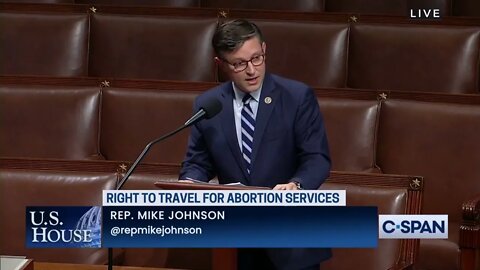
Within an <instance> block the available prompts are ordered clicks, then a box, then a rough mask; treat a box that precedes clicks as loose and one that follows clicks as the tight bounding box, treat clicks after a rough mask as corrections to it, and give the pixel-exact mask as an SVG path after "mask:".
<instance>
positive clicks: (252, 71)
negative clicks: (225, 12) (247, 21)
mask: <svg viewBox="0 0 480 270" xmlns="http://www.w3.org/2000/svg"><path fill="white" fill-rule="evenodd" d="M265 52H266V45H265V42H263V43H261V42H260V40H259V39H258V37H253V38H251V39H249V40H247V41H245V43H243V45H242V46H241V47H240V48H238V49H237V50H235V51H233V52H226V53H223V60H222V59H218V58H217V59H216V60H217V62H218V63H219V64H220V66H221V67H222V69H223V71H224V72H225V73H226V74H227V75H228V77H229V78H230V80H232V81H233V82H234V83H235V85H236V86H237V87H238V89H240V90H241V91H243V92H245V93H251V92H254V91H256V90H258V89H259V88H260V85H262V82H263V79H264V78H265V61H263V62H262V63H261V64H258V63H259V62H261V60H262V59H263V60H265V59H264V57H265ZM262 57H263V58H262ZM252 62H253V63H252ZM245 64H246V68H245V70H242V71H238V70H239V69H242V68H243V67H245ZM254 64H255V65H254Z"/></svg>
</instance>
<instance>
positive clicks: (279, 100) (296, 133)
mask: <svg viewBox="0 0 480 270" xmlns="http://www.w3.org/2000/svg"><path fill="white" fill-rule="evenodd" d="M234 96H235V95H234V92H233V87H232V83H231V82H227V83H224V84H222V85H219V86H217V87H215V88H213V89H211V90H209V91H207V92H205V93H204V94H202V95H200V96H199V97H198V98H197V99H196V101H195V105H194V111H195V112H196V111H198V110H199V104H203V103H204V102H205V100H208V99H212V98H217V99H218V100H219V101H220V102H221V103H222V106H223V109H222V111H221V112H220V113H219V114H218V115H217V116H215V117H213V118H211V119H208V120H203V121H200V122H198V123H197V124H196V125H194V126H193V127H192V129H191V134H190V138H189V143H188V150H187V154H186V158H185V160H184V162H183V164H182V169H181V172H180V179H186V178H193V179H196V180H201V181H208V180H210V179H212V178H214V177H215V176H217V177H218V180H219V182H220V183H221V184H226V183H234V182H241V183H243V184H245V185H251V186H264V187H271V188H273V187H274V186H275V185H277V184H280V183H287V182H289V181H292V180H295V181H298V182H300V183H301V184H302V186H303V187H304V188H306V189H317V188H318V187H319V186H320V185H321V184H322V183H323V182H324V180H325V179H326V178H327V177H328V175H329V171H330V156H329V151H328V143H327V137H326V133H325V128H324V124H323V120H322V116H321V113H320V110H319V106H318V103H317V99H316V97H315V95H314V93H313V90H312V89H311V88H309V87H308V86H306V85H305V84H303V83H300V82H297V81H293V80H289V79H285V78H282V77H280V76H276V75H272V74H268V73H267V74H266V75H265V80H264V82H263V88H262V93H261V97H260V100H259V106H258V111H257V117H256V119H255V135H254V138H253V149H252V166H251V173H250V175H249V174H248V173H247V170H246V166H245V161H244V160H243V158H242V154H241V149H240V147H239V145H238V139H237V135H236V130H235V120H234V112H233V99H234ZM267 97H270V99H271V102H270V103H268V102H266V98H267ZM306 218H307V217H306ZM294 231H295V228H292V233H293V234H292V235H294ZM292 237H294V236H292ZM267 252H268V253H269V256H270V258H271V259H272V261H273V262H274V263H275V264H276V265H278V266H282V268H283V267H286V268H285V269H295V268H296V267H298V266H299V265H303V264H306V265H308V264H310V262H315V261H316V262H317V263H318V262H319V261H321V260H324V259H326V258H328V257H329V254H330V253H329V250H323V252H320V251H319V250H318V249H316V251H315V250H314V249H308V250H306V249H280V250H279V249H271V250H270V249H269V250H268V251H267ZM288 266H291V267H288Z"/></svg>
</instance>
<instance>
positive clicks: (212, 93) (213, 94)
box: [197, 82, 231, 101]
mask: <svg viewBox="0 0 480 270" xmlns="http://www.w3.org/2000/svg"><path fill="white" fill-rule="evenodd" d="M229 84H230V85H231V82H225V83H222V84H219V85H217V86H215V87H213V88H210V89H208V90H207V91H205V92H203V93H202V94H200V95H199V96H198V97H197V101H202V100H207V99H212V98H219V97H221V96H222V95H223V94H224V93H225V92H226V90H227V88H228V87H229Z"/></svg>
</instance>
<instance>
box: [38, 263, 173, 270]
mask: <svg viewBox="0 0 480 270" xmlns="http://www.w3.org/2000/svg"><path fill="white" fill-rule="evenodd" d="M33 266H34V269H35V270H107V266H106V265H91V264H71V263H46V262H34V265H33ZM113 270H178V269H173V268H152V267H137V266H114V267H113Z"/></svg>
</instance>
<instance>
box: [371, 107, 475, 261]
mask: <svg viewBox="0 0 480 270" xmlns="http://www.w3.org/2000/svg"><path fill="white" fill-rule="evenodd" d="M479 132H480V106H478V105H473V104H472V105H467V104H464V105H462V104H458V103H442V102H421V101H412V100H401V99H387V100H386V101H385V102H384V103H383V104H382V108H381V117H380V124H379V131H378V146H377V149H378V154H377V163H378V165H379V166H380V167H381V168H382V171H383V172H385V173H398V174H419V175H422V176H424V178H425V187H424V192H425V193H424V204H423V205H424V207H423V213H425V214H448V218H449V234H448V235H449V239H448V240H422V241H421V242H420V256H419V260H418V269H435V270H443V269H445V270H447V269H448V270H452V269H458V267H459V265H460V262H459V259H460V250H459V246H458V243H459V242H458V241H459V228H460V222H461V220H462V216H461V213H462V212H461V209H462V203H463V202H464V201H466V200H468V199H471V198H473V197H474V196H475V195H478V194H479V193H480V182H479V181H478V179H480V171H479V170H478V164H480V147H479V146H480V144H479V143H478V134H479Z"/></svg>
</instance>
